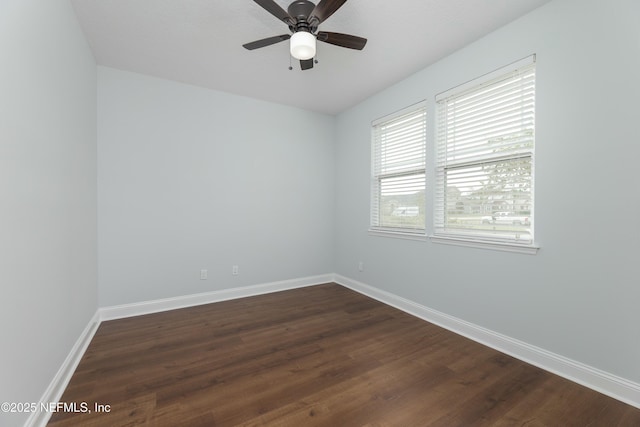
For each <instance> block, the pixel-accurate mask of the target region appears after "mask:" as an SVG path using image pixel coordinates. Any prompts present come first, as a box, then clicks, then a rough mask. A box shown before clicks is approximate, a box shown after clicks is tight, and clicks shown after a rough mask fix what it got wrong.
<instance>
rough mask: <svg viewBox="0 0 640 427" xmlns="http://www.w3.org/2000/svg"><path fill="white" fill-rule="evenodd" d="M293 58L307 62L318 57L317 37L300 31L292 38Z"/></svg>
mask: <svg viewBox="0 0 640 427" xmlns="http://www.w3.org/2000/svg"><path fill="white" fill-rule="evenodd" d="M290 50H291V56H293V57H294V58H296V59H300V60H306V59H311V58H313V57H314V56H316V37H315V36H314V35H313V34H311V33H309V32H306V31H298V32H297V33H294V34H293V35H292V36H291V49H290Z"/></svg>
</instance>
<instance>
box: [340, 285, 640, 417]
mask: <svg viewBox="0 0 640 427" xmlns="http://www.w3.org/2000/svg"><path fill="white" fill-rule="evenodd" d="M334 282H336V283H338V284H340V285H342V286H345V287H347V288H349V289H352V290H354V291H356V292H359V293H361V294H363V295H366V296H368V297H371V298H373V299H376V300H378V301H380V302H383V303H385V304H387V305H390V306H392V307H395V308H397V309H399V310H402V311H404V312H406V313H409V314H411V315H413V316H416V317H418V318H420V319H423V320H426V321H428V322H430V323H433V324H435V325H438V326H440V327H443V328H445V329H448V330H450V331H452V332H455V333H457V334H459V335H462V336H464V337H467V338H469V339H472V340H474V341H476V342H479V343H481V344H484V345H486V346H488V347H491V348H493V349H495V350H498V351H500V352H502V353H506V354H508V355H510V356H513V357H515V358H516V359H520V360H522V361H524V362H527V363H530V364H531V365H534V366H537V367H539V368H542V369H544V370H546V371H549V372H552V373H554V374H556V375H559V376H561V377H564V378H566V379H568V380H570V381H573V382H575V383H578V384H581V385H583V386H585V387H588V388H591V389H593V390H595V391H598V392H600V393H602V394H605V395H607V396H610V397H613V398H614V399H617V400H620V401H622V402H624V403H627V404H629V405H632V406H635V407H636V408H640V384H638V383H635V382H633V381H629V380H626V379H624V378H620V377H618V376H616V375H613V374H610V373H608V372H604V371H602V370H600V369H597V368H594V367H591V366H588V365H585V364H584V363H581V362H577V361H575V360H571V359H569V358H566V357H564V356H561V355H558V354H555V353H552V352H550V351H547V350H544V349H542V348H539V347H536V346H533V345H531V344H527V343H525V342H523V341H519V340H516V339H514V338H511V337H508V336H506V335H502V334H500V333H497V332H494V331H491V330H489V329H486V328H483V327H481V326H478V325H475V324H473V323H469V322H466V321H464V320H461V319H458V318H456V317H453V316H450V315H448V314H445V313H442V312H439V311H437V310H433V309H431V308H428V307H425V306H423V305H420V304H418V303H415V302H413V301H410V300H408V299H405V298H402V297H400V296H397V295H394V294H392V293H389V292H386V291H383V290H380V289H377V288H374V287H372V286H369V285H366V284H364V283H361V282H358V281H356V280H353V279H350V278H347V277H344V276H340V275H335V276H334Z"/></svg>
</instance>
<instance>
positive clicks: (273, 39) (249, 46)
mask: <svg viewBox="0 0 640 427" xmlns="http://www.w3.org/2000/svg"><path fill="white" fill-rule="evenodd" d="M290 38H291V35H290V34H282V35H280V36H273V37H267V38H266V39H262V40H256V41H254V42H251V43H245V44H243V45H242V46H243V47H244V48H245V49H248V50H253V49H258V48H261V47H265V46H271V45H272V44H276V43H280V42H283V41H285V40H289V39H290Z"/></svg>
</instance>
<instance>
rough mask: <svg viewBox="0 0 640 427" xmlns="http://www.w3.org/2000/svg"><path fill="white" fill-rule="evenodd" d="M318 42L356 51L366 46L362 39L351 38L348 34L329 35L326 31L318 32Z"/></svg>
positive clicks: (365, 41)
mask: <svg viewBox="0 0 640 427" xmlns="http://www.w3.org/2000/svg"><path fill="white" fill-rule="evenodd" d="M318 40H319V41H321V42H325V43H329V44H334V45H336V46H341V47H347V48H349V49H356V50H362V49H364V45H366V44H367V39H365V38H362V37H358V36H352V35H350V34H342V33H330V32H327V31H318Z"/></svg>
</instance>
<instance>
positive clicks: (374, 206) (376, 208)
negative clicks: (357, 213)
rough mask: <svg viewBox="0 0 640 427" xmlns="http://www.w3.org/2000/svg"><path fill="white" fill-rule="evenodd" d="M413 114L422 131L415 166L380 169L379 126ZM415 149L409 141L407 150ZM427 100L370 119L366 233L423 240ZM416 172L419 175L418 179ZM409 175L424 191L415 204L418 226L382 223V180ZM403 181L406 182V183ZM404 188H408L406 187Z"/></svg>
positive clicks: (409, 178) (425, 214) (406, 177)
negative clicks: (418, 119)
mask: <svg viewBox="0 0 640 427" xmlns="http://www.w3.org/2000/svg"><path fill="white" fill-rule="evenodd" d="M414 115H421V116H422V117H421V119H422V130H421V136H420V141H419V144H421V147H418V148H419V149H420V150H421V153H420V155H419V156H417V157H416V158H415V159H412V161H413V160H415V161H416V165H414V166H411V167H406V168H397V170H389V171H384V169H385V163H384V161H383V159H382V157H384V156H382V155H381V154H380V152H381V150H382V148H381V147H380V146H379V144H382V141H381V140H379V139H378V138H377V133H378V132H380V133H383V131H381V130H380V129H381V128H382V127H384V126H387V125H392V124H393V123H395V122H396V121H398V120H401V119H403V118H408V117H411V116H414ZM412 150H413V151H414V152H415V150H416V146H415V145H411V144H409V147H408V150H407V151H408V152H411V151H412ZM420 156H421V162H422V163H421V164H419V160H418V157H420ZM426 158H427V101H426V100H423V101H420V102H418V103H416V104H413V105H410V106H408V107H406V108H403V109H401V110H399V111H396V112H394V113H392V114H389V115H386V116H384V117H381V118H379V119H377V120H374V121H373V122H372V123H371V178H370V204H369V229H368V232H369V234H370V235H373V236H383V237H395V238H403V239H410V240H426V239H427V234H426V227H427V216H428V215H427V211H426V196H427V191H426V190H427V188H426V187H427V185H426V184H427V162H426ZM420 175H421V176H422V178H420ZM412 177H415V178H417V179H418V180H422V181H423V182H422V183H418V184H419V185H420V184H421V185H422V191H423V194H424V201H423V203H422V204H421V205H420V206H418V209H419V211H418V216H420V214H421V213H423V214H424V220H423V221H422V222H421V224H420V225H421V227H402V226H390V225H389V224H382V222H381V221H380V216H381V213H380V212H381V211H382V206H381V204H382V195H381V192H382V188H383V183H382V181H384V180H393V179H394V178H399V179H402V178H405V179H407V181H410V180H411V179H412ZM405 184H407V185H410V184H409V183H408V182H405ZM406 188H408V187H406Z"/></svg>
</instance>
